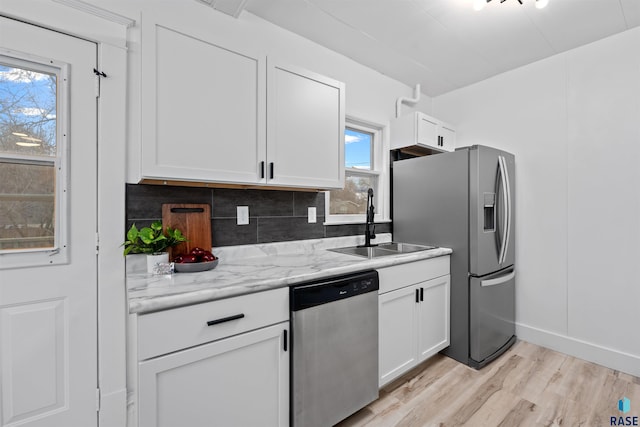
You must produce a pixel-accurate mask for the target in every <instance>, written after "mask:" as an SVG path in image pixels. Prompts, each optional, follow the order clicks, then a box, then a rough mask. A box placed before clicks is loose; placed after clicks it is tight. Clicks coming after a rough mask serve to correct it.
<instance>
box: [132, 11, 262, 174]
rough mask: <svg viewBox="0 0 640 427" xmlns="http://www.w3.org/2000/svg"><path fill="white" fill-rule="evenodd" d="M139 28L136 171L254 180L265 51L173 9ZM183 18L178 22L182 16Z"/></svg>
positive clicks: (258, 154) (257, 169)
mask: <svg viewBox="0 0 640 427" xmlns="http://www.w3.org/2000/svg"><path fill="white" fill-rule="evenodd" d="M174 16H175V20H172V23H171V25H170V26H168V25H164V24H162V23H159V22H157V19H156V18H155V17H154V16H153V15H152V14H151V13H149V14H145V20H143V26H142V44H143V45H144V49H143V50H142V98H141V103H142V112H141V120H142V123H141V126H142V135H141V140H142V151H141V166H142V171H141V176H142V178H149V179H158V178H164V179H176V180H191V181H219V182H239V183H256V182H258V181H259V180H260V173H261V168H260V166H261V164H260V162H261V161H262V160H264V157H265V110H266V106H265V102H266V100H265V93H266V89H265V85H266V77H265V75H266V68H265V64H266V56H262V55H260V54H259V53H258V52H251V51H247V50H246V49H247V48H246V46H242V47H241V48H238V47H235V46H234V45H233V41H230V40H224V39H223V35H218V34H215V29H211V30H210V31H207V32H203V33H198V34H196V33H195V32H196V31H197V30H196V29H193V26H192V25H190V22H188V20H185V19H184V18H181V17H180V14H176V15H174ZM183 21H184V22H183Z"/></svg>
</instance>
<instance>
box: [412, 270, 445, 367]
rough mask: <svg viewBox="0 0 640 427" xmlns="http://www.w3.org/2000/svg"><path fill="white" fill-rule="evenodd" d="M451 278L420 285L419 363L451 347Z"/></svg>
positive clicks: (429, 281) (438, 279)
mask: <svg viewBox="0 0 640 427" xmlns="http://www.w3.org/2000/svg"><path fill="white" fill-rule="evenodd" d="M450 277H451V276H449V275H447V276H443V277H438V278H436V279H432V280H428V281H426V282H422V283H419V284H418V285H416V286H417V288H418V290H419V292H420V304H419V305H418V362H421V361H423V360H425V359H427V358H429V357H431V356H433V355H434V354H436V353H437V352H438V351H440V350H442V349H443V348H445V347H447V346H448V345H449V289H450V286H451V279H450Z"/></svg>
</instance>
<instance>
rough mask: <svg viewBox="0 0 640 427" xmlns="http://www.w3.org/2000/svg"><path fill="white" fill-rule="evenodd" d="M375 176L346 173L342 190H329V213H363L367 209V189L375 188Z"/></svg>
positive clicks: (376, 178)
mask: <svg viewBox="0 0 640 427" xmlns="http://www.w3.org/2000/svg"><path fill="white" fill-rule="evenodd" d="M377 180H378V177H377V176H374V175H372V176H358V175H347V176H346V177H345V180H344V189H343V190H332V191H331V203H330V205H329V214H331V215H353V214H364V213H365V212H366V210H367V190H368V189H369V188H376V183H377Z"/></svg>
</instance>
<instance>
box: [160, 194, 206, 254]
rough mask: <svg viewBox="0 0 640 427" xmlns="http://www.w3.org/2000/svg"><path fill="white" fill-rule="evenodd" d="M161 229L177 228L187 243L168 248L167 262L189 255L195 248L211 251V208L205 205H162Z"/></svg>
mask: <svg viewBox="0 0 640 427" xmlns="http://www.w3.org/2000/svg"><path fill="white" fill-rule="evenodd" d="M162 227H163V228H164V229H165V230H166V228H167V227H171V228H177V229H179V230H180V231H182V234H184V235H185V236H186V237H187V240H188V241H187V242H184V243H181V244H179V245H177V246H174V247H173V248H169V260H171V261H173V258H174V257H176V256H177V255H180V254H185V253H189V251H191V249H193V248H195V247H199V248H202V249H204V250H207V251H210V250H211V206H209V205H208V204H207V203H202V204H196V203H165V204H163V205H162Z"/></svg>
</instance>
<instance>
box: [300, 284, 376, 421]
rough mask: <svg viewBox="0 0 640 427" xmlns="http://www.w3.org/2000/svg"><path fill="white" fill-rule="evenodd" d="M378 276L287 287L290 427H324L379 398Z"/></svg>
mask: <svg viewBox="0 0 640 427" xmlns="http://www.w3.org/2000/svg"><path fill="white" fill-rule="evenodd" d="M378 288H379V285H378V273H377V272H376V271H366V272H361V273H355V274H350V275H347V276H340V277H336V278H332V279H326V280H322V281H317V282H310V283H304V284H300V285H296V286H293V287H291V300H290V303H291V334H292V336H291V366H292V372H291V423H292V425H293V426H295V427H315V426H318V427H327V426H331V425H334V424H336V423H337V422H339V421H341V420H343V419H344V418H346V417H348V416H349V415H351V414H353V413H354V412H356V411H358V410H359V409H361V408H363V407H364V406H366V405H367V404H369V403H371V402H372V401H374V400H375V399H377V398H378V292H377V291H378Z"/></svg>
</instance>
